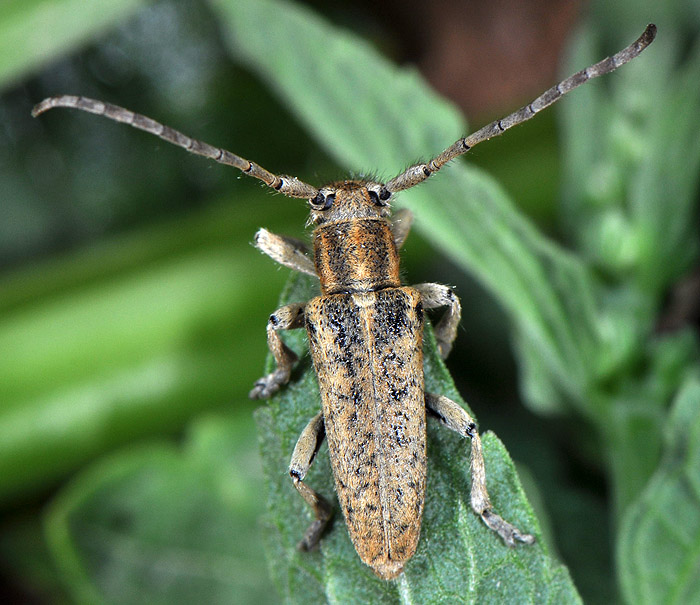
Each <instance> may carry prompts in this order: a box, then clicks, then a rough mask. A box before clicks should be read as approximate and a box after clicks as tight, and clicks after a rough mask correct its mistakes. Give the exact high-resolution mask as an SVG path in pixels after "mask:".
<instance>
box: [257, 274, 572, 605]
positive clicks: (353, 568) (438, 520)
mask: <svg viewBox="0 0 700 605" xmlns="http://www.w3.org/2000/svg"><path fill="white" fill-rule="evenodd" d="M316 289H317V283H315V282H314V281H313V280H312V279H311V278H307V277H303V276H293V277H292V279H291V280H290V282H289V284H288V286H287V289H286V291H285V293H284V294H283V296H282V300H281V301H280V302H281V304H285V303H287V302H291V301H299V300H308V299H309V298H311V297H312V296H314V294H315V291H316ZM300 332H301V331H295V332H292V333H289V334H287V335H285V337H286V342H287V344H288V345H289V346H291V347H292V348H293V349H294V350H295V351H296V352H297V353H299V354H300V355H301V356H302V362H301V364H300V366H301V367H299V368H297V370H296V371H295V373H294V374H293V376H292V381H291V382H290V384H289V385H288V386H287V387H285V388H284V389H283V390H282V391H281V392H280V394H279V395H278V396H276V397H274V398H273V399H272V400H271V402H270V404H269V405H268V406H266V407H264V408H261V409H260V410H259V411H258V412H257V422H258V427H259V434H260V436H261V437H260V439H261V448H262V453H263V466H264V472H265V477H266V479H267V482H268V486H269V490H270V492H269V500H268V514H267V517H266V523H265V526H266V530H267V531H266V534H267V544H268V556H269V561H270V571H271V573H272V576H273V579H274V581H275V584H276V585H277V587H278V589H279V590H280V592H281V593H282V595H283V596H284V598H285V599H286V600H287V601H288V602H291V603H295V602H299V603H301V602H304V603H324V602H327V601H330V602H342V603H354V602H370V603H400V602H417V603H435V602H440V601H442V602H464V603H492V602H495V601H498V602H501V603H527V602H531V603H542V602H544V603H546V602H551V603H564V602H565V603H576V602H579V597H578V595H577V593H576V589H575V588H574V586H573V584H572V583H571V579H570V577H569V575H568V572H567V571H566V568H564V567H563V566H562V565H560V564H559V563H557V562H556V561H555V560H554V559H553V557H552V556H551V555H550V554H549V550H548V548H547V546H546V545H545V544H543V543H542V542H541V541H540V542H538V543H537V544H535V545H534V546H519V547H516V548H507V547H506V546H504V544H503V543H502V542H501V540H500V539H499V538H498V537H497V536H496V535H495V534H493V532H491V531H490V530H489V529H488V528H487V527H486V526H485V525H484V524H483V522H482V521H481V520H480V519H479V518H478V516H477V515H475V514H474V513H473V512H472V511H471V509H470V507H469V484H470V483H469V481H470V479H469V444H468V443H467V442H465V440H463V439H461V438H460V437H459V436H458V435H457V434H456V433H453V432H451V431H449V430H447V429H444V428H442V427H440V426H438V425H437V423H433V422H432V421H429V423H428V457H429V462H428V491H427V497H426V505H425V515H424V519H423V529H422V532H421V542H420V544H419V546H418V551H417V552H416V554H415V556H414V557H413V559H412V560H411V561H410V562H409V564H408V565H407V567H406V571H405V573H404V574H403V576H401V578H400V579H399V580H397V581H396V582H395V583H387V582H385V581H382V580H379V579H378V578H377V577H375V576H374V574H373V573H372V571H371V570H370V569H369V568H368V567H366V566H365V565H364V564H363V563H362V562H361V561H360V560H359V558H358V557H357V554H356V553H355V551H354V549H353V547H352V544H351V543H350V540H349V537H348V535H347V531H346V530H345V527H344V523H343V520H342V516H341V514H340V513H339V512H337V513H336V518H335V522H334V524H333V525H332V527H331V529H330V530H329V531H328V532H327V534H326V536H325V537H324V538H323V539H322V541H321V547H320V550H319V551H317V552H312V553H301V552H298V551H297V550H296V544H297V542H298V541H299V539H300V538H301V536H302V534H303V532H304V530H305V529H306V527H307V525H308V524H309V523H310V522H311V519H312V515H311V511H310V510H309V508H308V507H307V505H306V504H305V503H304V502H303V500H302V499H301V498H300V497H299V495H298V494H297V492H296V490H295V489H294V488H293V486H292V483H291V481H290V479H289V477H288V475H287V473H286V472H285V469H286V468H287V467H288V465H289V459H290V457H291V453H292V450H293V449H294V445H295V443H296V440H297V439H298V436H299V434H300V433H301V430H302V429H303V428H304V426H305V425H306V423H307V422H308V421H309V419H310V418H311V417H312V416H313V415H314V414H315V413H317V412H318V410H319V407H320V395H319V392H318V386H317V383H316V379H315V377H314V375H313V370H312V368H311V367H310V362H309V359H308V356H304V353H305V338H304V335H303V334H301V333H300ZM426 340H427V342H426V347H425V349H426V364H425V371H426V388H427V390H430V391H431V392H435V393H443V394H445V395H447V396H449V397H451V398H453V399H455V400H457V401H460V402H462V400H461V398H460V397H459V394H458V393H457V392H456V390H455V387H454V384H453V383H452V381H451V379H450V377H449V375H448V373H447V371H446V369H445V367H444V365H443V364H442V362H441V361H440V360H439V359H438V357H437V354H436V352H435V343H434V339H433V337H432V332H428V334H427V337H426ZM270 367H271V366H270ZM268 369H270V368H268ZM484 452H485V459H486V468H487V478H488V485H489V489H490V490H491V497H492V500H493V503H494V507H495V508H496V510H497V511H499V513H501V514H502V515H503V516H504V517H505V518H507V519H509V520H510V521H512V522H513V523H514V524H515V525H516V526H518V527H520V528H521V529H523V530H524V531H531V532H534V533H537V534H539V529H538V523H537V520H536V518H535V517H534V514H533V512H532V509H531V508H530V506H529V505H528V503H527V501H526V499H525V497H524V494H523V492H522V490H521V488H520V486H519V484H518V480H517V477H516V474H515V469H514V467H513V463H512V461H511V460H510V458H509V457H508V454H507V453H506V451H505V448H504V447H503V445H502V444H501V442H500V441H498V439H497V438H496V437H495V435H493V434H492V433H486V434H485V436H484ZM306 482H307V483H308V484H309V485H310V486H312V487H313V488H314V489H317V490H318V491H320V492H321V493H322V494H324V495H325V496H327V497H329V496H331V494H333V481H332V475H331V471H330V466H329V461H328V455H327V449H326V447H325V446H324V447H322V448H321V451H320V453H319V456H318V457H317V459H316V461H315V462H314V465H313V466H312V468H311V470H310V472H309V474H308V475H307V478H306ZM336 507H337V503H336ZM540 539H541V536H540Z"/></svg>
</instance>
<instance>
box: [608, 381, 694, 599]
mask: <svg viewBox="0 0 700 605" xmlns="http://www.w3.org/2000/svg"><path fill="white" fill-rule="evenodd" d="M664 441H665V453H664V459H663V461H662V463H661V465H660V466H659V468H658V470H657V471H656V473H654V476H653V477H652V478H651V480H650V481H649V484H648V485H647V487H646V489H645V490H644V492H643V493H642V494H641V495H640V496H639V498H638V499H637V500H636V501H635V502H634V503H633V504H632V505H631V506H630V507H629V509H628V511H627V513H626V514H625V516H624V519H623V522H622V527H621V530H620V540H619V544H618V551H617V558H618V568H619V576H620V582H621V585H622V589H623V592H624V596H625V598H626V600H627V602H628V603H634V604H635V605H647V604H649V605H651V604H652V603H678V604H681V603H697V602H698V601H700V556H699V555H700V380H699V379H698V377H697V376H696V377H695V378H694V379H692V380H690V381H688V383H686V385H685V386H684V388H683V389H682V390H681V391H680V392H679V393H678V397H677V398H676V400H675V402H674V404H673V408H672V410H671V414H670V418H669V420H668V423H667V425H666V427H665V430H664Z"/></svg>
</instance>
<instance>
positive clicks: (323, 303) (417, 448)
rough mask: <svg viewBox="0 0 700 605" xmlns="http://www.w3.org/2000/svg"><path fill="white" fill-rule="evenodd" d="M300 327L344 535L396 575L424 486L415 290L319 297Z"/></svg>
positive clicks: (410, 543) (416, 530)
mask: <svg viewBox="0 0 700 605" xmlns="http://www.w3.org/2000/svg"><path fill="white" fill-rule="evenodd" d="M306 328H307V331H308V334H309V347H310V350H311V357H312V359H313V362H314V367H315V370H316V374H317V375H318V381H319V387H320V390H321V399H322V406H323V417H324V419H325V426H326V436H327V438H328V448H329V450H330V459H331V464H332V466H333V474H334V476H335V484H336V490H337V492H338V499H339V501H340V506H341V508H342V510H343V514H344V516H345V520H346V522H347V526H348V530H349V532H350V537H351V539H352V541H353V544H354V545H355V548H356V550H357V552H358V554H359V555H360V558H361V559H362V560H363V561H364V562H365V563H366V564H367V565H369V566H370V567H372V568H373V569H375V570H376V571H377V572H378V573H379V574H380V575H381V576H382V577H384V578H387V579H388V578H393V577H396V576H397V575H398V574H400V573H401V571H402V569H403V565H404V562H405V561H407V560H408V559H410V558H411V556H412V555H413V553H414V552H415V550H416V545H417V544H418V537H419V534H420V519H421V516H422V512H423V501H424V493H425V474H426V456H425V396H424V392H423V390H424V385H423V351H422V334H423V311H422V304H421V300H420V294H419V293H418V291H417V290H415V289H413V288H408V287H404V288H391V289H388V290H380V291H377V292H364V293H355V294H335V295H328V296H321V297H318V298H315V299H313V300H311V301H310V302H309V303H308V305H307V307H306ZM379 460H385V461H387V462H388V461H390V463H389V464H377V462H378V461H379Z"/></svg>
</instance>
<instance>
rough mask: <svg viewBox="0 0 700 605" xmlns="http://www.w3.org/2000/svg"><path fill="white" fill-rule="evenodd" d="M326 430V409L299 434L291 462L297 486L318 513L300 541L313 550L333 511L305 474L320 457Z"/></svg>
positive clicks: (303, 547) (300, 545)
mask: <svg viewBox="0 0 700 605" xmlns="http://www.w3.org/2000/svg"><path fill="white" fill-rule="evenodd" d="M325 434H326V430H325V425H324V422H323V413H322V412H319V413H318V414H316V415H315V416H314V417H313V418H312V419H311V421H310V422H309V424H307V425H306V427H305V428H304V430H303V431H302V433H301V435H300V436H299V440H298V441H297V444H296V446H295V447H294V453H293V454H292V460H291V462H290V463H289V475H290V476H291V477H292V481H294V487H296V489H297V491H298V492H299V493H300V494H301V497H302V498H304V500H305V501H306V503H307V504H308V505H309V506H310V507H311V508H312V509H313V511H314V516H315V517H316V519H315V520H314V522H313V523H312V524H311V525H310V526H309V528H308V529H307V530H306V531H305V532H304V537H303V538H302V539H301V541H300V542H299V544H297V548H298V549H299V550H311V549H312V548H314V547H315V546H316V545H317V544H318V541H319V540H320V539H321V534H323V530H324V529H325V528H326V525H328V521H329V520H330V518H331V516H332V512H333V509H332V508H331V505H330V504H329V503H328V501H327V500H326V499H325V498H324V497H323V496H321V494H319V493H317V492H315V491H314V490H313V489H311V488H310V487H309V486H308V485H306V483H304V477H306V473H307V472H308V470H309V467H310V466H311V463H312V462H313V461H314V458H315V457H316V453H317V452H318V448H320V447H321V443H323V438H324V437H325Z"/></svg>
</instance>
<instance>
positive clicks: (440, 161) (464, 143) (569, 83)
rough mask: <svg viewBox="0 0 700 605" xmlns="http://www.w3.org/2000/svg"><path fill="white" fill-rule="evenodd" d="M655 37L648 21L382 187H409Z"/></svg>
mask: <svg viewBox="0 0 700 605" xmlns="http://www.w3.org/2000/svg"><path fill="white" fill-rule="evenodd" d="M655 37H656V25H654V24H653V23H650V24H649V25H647V28H646V29H645V30H644V33H643V34H642V35H641V36H640V37H639V38H638V39H637V40H636V41H634V42H633V43H632V44H630V45H629V46H628V47H627V48H623V49H622V50H621V51H620V52H618V53H617V54H614V55H613V56H612V57H607V58H605V59H603V60H602V61H600V62H598V63H596V64H595V65H591V66H590V67H587V68H586V69H582V70H581V71H579V72H576V73H575V74H574V75H572V76H569V77H568V78H566V80H563V81H562V82H560V83H559V84H557V85H556V86H552V88H550V89H549V90H547V91H546V92H544V93H543V94H541V95H540V96H539V97H537V98H536V99H535V100H534V101H533V102H532V103H529V104H528V105H525V106H524V107H521V108H520V109H518V110H517V111H514V112H513V113H511V114H510V115H509V116H507V117H505V118H502V119H500V120H496V121H494V122H491V123H490V124H488V125H486V126H484V127H483V128H481V129H480V130H477V131H476V132H475V133H473V134H470V135H469V136H467V137H464V138H462V139H459V140H457V141H455V142H454V143H453V144H452V145H451V146H450V147H448V148H447V149H445V151H443V152H442V153H440V154H439V155H438V156H436V157H434V158H433V159H432V160H430V161H429V162H427V163H426V164H416V165H415V166H411V167H410V168H408V169H406V170H405V171H404V172H402V173H401V174H399V175H397V176H395V177H394V178H393V179H391V180H390V181H389V182H388V183H386V185H385V188H386V189H387V190H388V191H389V192H390V193H395V192H396V191H403V190H404V189H410V188H411V187H413V186H415V185H417V184H418V183H422V182H423V181H424V180H425V179H427V178H428V177H429V176H431V175H432V174H435V173H436V172H437V171H438V170H440V168H442V167H443V166H444V165H445V164H447V162H449V161H450V160H454V159H455V158H456V157H458V156H460V155H462V154H463V153H467V151H469V150H470V149H471V148H472V147H474V145H478V144H479V143H481V142H482V141H487V140H488V139H491V138H493V137H497V136H499V135H501V134H503V133H504V132H505V131H506V130H508V129H509V128H512V127H513V126H517V125H518V124H521V123H522V122H525V121H526V120H529V119H530V118H531V117H533V116H534V115H535V114H536V113H538V112H540V111H542V110H543V109H544V108H545V107H549V106H550V105H552V104H553V103H556V102H557V101H558V100H559V99H561V97H563V96H564V95H565V94H566V93H567V92H570V91H572V90H573V89H574V88H577V87H578V86H581V84H583V83H585V82H587V81H588V80H590V79H592V78H597V77H598V76H602V75H604V74H607V73H610V72H611V71H613V70H615V69H617V68H618V67H620V66H622V65H624V64H625V63H628V62H629V61H631V60H632V59H634V58H635V57H636V56H638V55H639V54H640V53H641V52H642V51H643V50H644V49H645V48H646V47H647V46H649V44H651V43H652V42H653V41H654V38H655Z"/></svg>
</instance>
